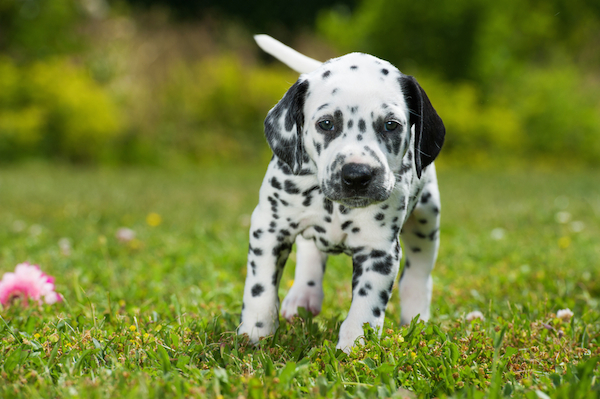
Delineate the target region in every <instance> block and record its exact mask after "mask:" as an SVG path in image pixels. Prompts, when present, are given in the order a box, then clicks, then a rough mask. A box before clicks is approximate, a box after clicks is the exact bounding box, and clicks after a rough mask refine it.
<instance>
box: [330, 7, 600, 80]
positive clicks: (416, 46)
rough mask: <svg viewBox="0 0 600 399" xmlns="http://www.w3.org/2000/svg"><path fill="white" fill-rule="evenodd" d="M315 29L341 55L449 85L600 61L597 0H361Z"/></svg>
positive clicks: (599, 23)
mask: <svg viewBox="0 0 600 399" xmlns="http://www.w3.org/2000/svg"><path fill="white" fill-rule="evenodd" d="M318 28H319V30H320V32H322V33H323V34H324V35H325V36H326V37H327V38H328V39H329V40H331V41H332V42H333V43H335V44H336V45H338V47H340V49H341V50H343V51H356V50H360V51H365V52H370V53H373V54H376V55H378V56H380V57H382V58H385V59H387V60H389V61H391V62H392V63H394V64H395V65H397V66H399V67H401V68H402V69H408V70H413V69H416V68H419V69H424V70H427V71H430V72H434V73H436V74H437V75H439V76H442V77H444V78H446V79H449V80H461V79H471V80H476V81H478V82H485V81H487V82H489V81H490V80H493V79H498V78H502V77H504V76H506V74H511V73H515V74H519V73H520V72H519V70H520V67H521V66H523V65H530V64H537V65H544V64H548V63H549V62H552V61H556V60H557V59H560V58H561V57H562V58H568V59H570V60H578V61H582V62H586V63H587V64H588V65H593V64H595V65H598V62H599V61H600V52H598V51H597V50H598V43H600V2H599V1H597V0H573V1H572V0H549V1H545V2H540V1H537V0H505V1H502V2H490V1H487V0H454V1H451V2H450V1H436V2H433V3H432V2H423V1H412V0H363V1H362V2H361V3H360V4H359V5H358V6H357V8H356V12H354V13H349V12H340V11H338V10H331V11H327V12H325V13H323V14H322V15H321V16H320V18H319V22H318Z"/></svg>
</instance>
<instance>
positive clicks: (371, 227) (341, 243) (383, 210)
mask: <svg viewBox="0 0 600 399" xmlns="http://www.w3.org/2000/svg"><path fill="white" fill-rule="evenodd" d="M305 198H308V197H305ZM303 202H304V205H302V206H300V207H298V206H291V207H289V208H288V209H287V210H289V213H288V214H287V215H286V219H287V218H289V219H290V220H289V221H294V220H296V221H297V223H298V230H299V233H300V234H301V235H302V236H303V237H304V238H306V239H311V240H313V241H314V242H315V244H316V246H317V248H319V250H320V251H322V252H325V253H330V254H339V253H342V252H343V253H346V254H348V255H352V254H353V253H354V252H356V251H358V250H359V248H360V247H364V246H378V245H379V243H381V242H389V241H393V240H394V238H395V237H397V236H398V233H399V231H400V226H401V223H402V220H403V218H401V216H400V215H401V214H402V210H401V209H398V208H402V207H400V206H395V205H397V204H395V202H394V201H388V202H387V203H383V204H373V205H370V206H368V207H365V208H348V207H345V206H344V205H341V204H338V203H335V202H332V201H330V200H329V199H327V198H325V197H324V196H323V195H322V193H321V192H320V190H318V189H317V190H314V192H313V193H312V195H311V197H310V205H308V206H307V203H308V201H303ZM392 203H394V206H393V205H392ZM290 205H291V204H290ZM294 205H297V204H294Z"/></svg>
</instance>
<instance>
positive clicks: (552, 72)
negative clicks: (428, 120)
mask: <svg viewBox="0 0 600 399" xmlns="http://www.w3.org/2000/svg"><path fill="white" fill-rule="evenodd" d="M390 16H393V18H392V19H390ZM384 21H387V22H384ZM318 28H319V31H320V32H321V33H322V34H323V35H324V36H325V37H326V38H327V39H328V40H330V41H331V42H332V43H334V45H336V46H337V47H338V48H339V49H340V50H342V52H348V51H363V52H368V53H372V54H375V55H377V56H379V57H382V58H384V59H388V60H389V61H391V62H392V63H394V64H395V65H396V66H398V67H399V68H400V69H401V70H403V71H404V72H405V73H409V74H414V75H416V76H417V78H418V80H419V81H420V82H421V83H422V86H424V88H425V90H426V91H427V93H428V94H429V96H430V98H431V100H432V103H433V104H434V106H435V107H436V109H437V110H438V112H439V113H440V115H441V116H442V119H443V120H444V122H445V124H446V126H447V133H448V136H447V143H446V148H444V151H443V156H442V157H443V158H446V159H450V160H452V161H456V162H464V163H467V164H475V165H481V164H482V163H497V162H499V161H500V162H506V161H511V160H512V161H515V160H516V161H521V160H529V161H531V160H534V161H536V162H540V161H542V162H543V163H554V162H560V163H564V162H572V163H578V164H595V165H597V164H598V160H600V98H599V97H598V96H597V93H598V89H599V88H600V87H599V86H600V85H599V82H598V79H597V68H598V66H599V65H600V3H598V2H597V1H593V0H577V1H567V0H551V1H547V2H543V3H541V2H539V1H536V0H524V1H523V0H508V1H503V2H488V1H485V0H457V1H453V2H436V3H435V6H433V5H432V4H431V3H429V2H414V1H409V0H369V1H366V0H363V1H362V2H361V3H360V4H359V6H358V7H357V10H356V12H354V13H350V12H347V11H344V10H340V9H337V10H330V11H326V12H323V13H322V14H321V16H320V18H319V21H318ZM349 31H351V32H352V34H348V32H349ZM511 158H512V159H511Z"/></svg>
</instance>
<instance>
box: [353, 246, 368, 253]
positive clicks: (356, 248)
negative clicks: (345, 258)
mask: <svg viewBox="0 0 600 399" xmlns="http://www.w3.org/2000/svg"><path fill="white" fill-rule="evenodd" d="M363 249H365V247H352V248H350V251H351V252H352V253H353V254H356V253H359V252H360V251H362V250H363Z"/></svg>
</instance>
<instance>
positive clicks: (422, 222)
mask: <svg viewBox="0 0 600 399" xmlns="http://www.w3.org/2000/svg"><path fill="white" fill-rule="evenodd" d="M419 223H421V224H427V219H419Z"/></svg>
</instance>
